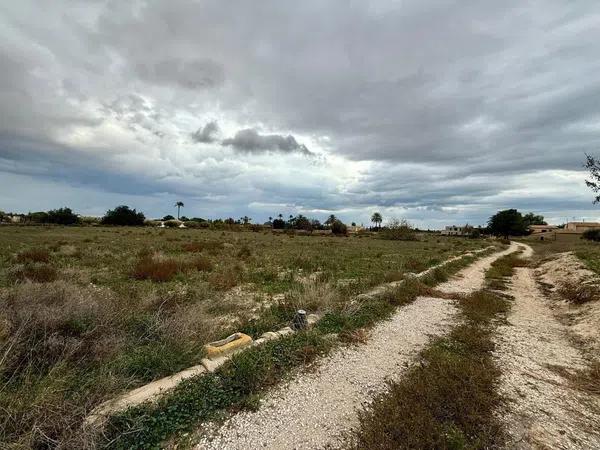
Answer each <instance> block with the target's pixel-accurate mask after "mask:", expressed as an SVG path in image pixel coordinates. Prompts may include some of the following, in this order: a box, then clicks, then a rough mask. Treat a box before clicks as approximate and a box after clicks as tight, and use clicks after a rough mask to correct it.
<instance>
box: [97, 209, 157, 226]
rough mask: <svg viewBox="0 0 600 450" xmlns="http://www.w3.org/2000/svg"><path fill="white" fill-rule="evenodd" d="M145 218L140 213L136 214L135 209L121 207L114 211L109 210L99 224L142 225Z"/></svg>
mask: <svg viewBox="0 0 600 450" xmlns="http://www.w3.org/2000/svg"><path fill="white" fill-rule="evenodd" d="M145 219H146V218H145V216H144V214H143V213H142V212H137V211H136V210H135V209H130V208H129V206H126V205H121V206H117V207H116V208H115V209H109V210H108V211H107V212H106V214H105V215H104V217H103V218H102V221H101V223H102V224H103V225H123V226H125V225H131V226H139V225H144V220H145Z"/></svg>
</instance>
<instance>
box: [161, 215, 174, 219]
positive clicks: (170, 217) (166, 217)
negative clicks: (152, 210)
mask: <svg viewBox="0 0 600 450" xmlns="http://www.w3.org/2000/svg"><path fill="white" fill-rule="evenodd" d="M162 220H175V217H173V216H172V215H171V214H167V215H166V216H165V217H163V218H162Z"/></svg>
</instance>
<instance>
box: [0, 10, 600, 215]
mask: <svg viewBox="0 0 600 450" xmlns="http://www.w3.org/2000/svg"><path fill="white" fill-rule="evenodd" d="M598 42H600V6H599V5H598V4H597V3H596V2H592V1H583V0H582V1H576V2H571V3H565V2H559V1H554V0H549V1H548V0H544V1H531V2H521V1H517V0H508V1H505V2H495V3H490V2H476V1H471V0H466V1H461V2H456V1H449V0H428V1H421V0H419V1H417V0H412V1H411V0H409V1H403V2H390V1H383V0H381V1H371V2H351V3H348V2H346V1H342V0H334V1H330V2H322V1H318V0H309V1H305V2H296V3H293V4H292V3H289V2H279V1H276V0H271V1H262V2H258V3H257V2H244V1H234V2H229V3H228V4H227V6H225V5H223V2H219V1H218V0H211V1H201V2H193V3H192V2H187V1H172V2H158V1H141V2H133V3H131V2H119V1H97V2H92V3H91V2H85V1H71V0H70V1H66V0H64V1H57V2H52V3H51V4H47V5H46V4H45V5H40V4H39V2H33V1H32V2H28V1H23V2H6V4H4V5H2V6H0V65H1V67H0V68H1V69H2V70H0V117H2V120H0V188H1V193H0V209H5V210H25V211H26V210H29V209H31V210H33V209H42V208H44V209H47V208H50V207H56V206H62V205H63V204H66V203H68V204H69V205H70V206H73V207H74V208H76V209H78V210H81V211H83V212H86V213H90V214H99V213H102V212H103V211H104V210H106V209H107V208H109V207H113V206H114V205H115V204H118V203H123V202H124V201H125V200H127V201H129V202H131V203H132V206H138V205H139V207H144V208H146V211H147V213H148V214H150V215H163V214H164V213H166V212H167V211H168V208H169V207H170V205H171V204H172V203H173V200H174V199H177V200H179V199H181V200H185V203H186V208H187V209H190V211H188V213H186V214H187V215H195V216H208V217H211V216H212V217H214V216H218V215H224V214H227V215H232V216H235V217H237V216H240V215H245V214H248V215H250V216H252V217H255V218H256V219H258V220H263V219H264V218H265V217H267V216H272V215H274V214H277V213H279V212H282V213H286V214H287V213H296V212H302V213H305V214H312V215H316V216H320V217H323V216H325V215H327V214H328V213H331V212H334V213H337V214H339V215H341V216H342V217H344V218H346V219H347V220H355V221H358V222H361V221H364V222H366V221H368V218H369V217H370V214H371V213H372V212H373V210H375V209H379V210H381V211H382V213H383V214H384V216H387V217H389V216H391V215H396V216H405V217H408V218H409V219H411V220H412V221H413V222H415V223H418V224H420V225H422V226H432V227H434V226H440V225H443V224H445V223H452V222H455V223H460V222H466V221H469V222H475V223H481V222H483V221H485V219H486V218H487V217H488V216H489V215H490V214H491V213H493V212H494V211H495V210H497V209H499V208H505V207H518V208H523V209H531V210H534V211H536V212H539V213H542V214H545V215H546V216H549V217H551V218H552V220H555V221H564V220H565V219H566V218H568V219H571V218H572V217H578V218H586V219H588V220H589V219H594V218H598V216H600V212H599V211H598V209H597V207H594V206H593V205H592V203H591V201H592V195H591V193H590V192H589V191H588V190H587V189H586V187H585V183H584V178H585V173H584V172H583V169H582V163H583V161H584V158H585V157H584V153H585V152H588V153H591V154H599V153H600V104H599V103H598V101H597V99H598V98H599V96H600V80H599V79H598V77H597V74H598V73H599V69H600V60H599V59H598V58H597V55H598V51H599V44H598ZM307 156H309V157H307ZM92 193H93V194H92ZM89 199H94V203H93V204H90V203H89ZM188 205H189V206H188ZM191 209H194V211H191Z"/></svg>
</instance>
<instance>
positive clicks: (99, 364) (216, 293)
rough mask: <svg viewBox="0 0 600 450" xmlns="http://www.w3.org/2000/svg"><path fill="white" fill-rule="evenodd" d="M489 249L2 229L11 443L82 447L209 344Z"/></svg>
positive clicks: (4, 421)
mask: <svg viewBox="0 0 600 450" xmlns="http://www.w3.org/2000/svg"><path fill="white" fill-rule="evenodd" d="M487 245H489V242H486V241H483V240H463V239H452V238H443V237H439V236H434V235H423V236H421V237H420V239H419V240H417V241H388V240H381V239H377V238H375V237H369V236H365V237H359V236H351V237H328V236H288V235H285V234H272V233H271V232H250V231H248V232H228V231H211V230H189V229H188V230H186V229H166V230H161V229H156V228H104V227H87V228H86V227H81V228H80V227H74V228H68V227H19V226H4V227H0V358H1V359H0V378H1V381H0V383H1V390H0V408H2V411H3V414H2V416H1V417H2V418H1V419H0V421H1V422H0V430H1V431H0V443H3V444H2V446H9V445H10V447H12V448H30V447H40V448H45V447H53V446H56V445H57V444H58V443H60V444H61V445H62V446H63V447H73V448H77V447H78V448H81V447H82V446H83V445H84V443H85V439H86V437H85V436H83V435H82V433H81V431H80V426H81V422H82V419H83V418H84V417H85V416H86V415H87V414H88V413H89V411H90V410H91V409H92V408H93V407H94V406H96V405H97V404H99V403H100V402H102V401H104V400H106V399H108V398H111V397H112V396H114V395H116V394H118V393H120V392H122V391H124V390H126V389H130V388H134V387H136V386H139V385H141V384H144V383H145V382H148V381H150V380H153V379H157V378H159V377H162V376H166V375H169V374H172V373H174V372H177V371H179V370H181V369H183V368H186V367H189V366H192V365H195V364H198V363H199V361H200V359H201V357H202V350H201V348H202V345H203V344H204V343H206V342H208V341H211V340H214V339H218V338H221V337H224V336H225V335H227V334H229V333H230V332H232V331H235V330H239V329H241V330H244V331H247V332H249V333H251V334H256V333H259V332H261V331H262V330H264V329H274V328H275V327H277V326H279V325H281V324H282V323H286V322H287V321H288V320H289V318H290V317H289V315H290V314H291V313H292V312H293V310H294V309H295V308H297V307H303V308H305V309H307V310H309V312H313V311H319V312H322V313H326V312H328V311H329V310H330V309H331V307H332V305H340V304H343V303H344V302H346V301H347V300H348V299H350V298H351V297H352V296H353V295H354V294H357V293H361V292H364V291H366V290H368V289H369V288H370V287H372V286H374V285H377V284H380V283H382V282H386V281H393V280H397V279H400V278H402V276H403V275H404V273H406V272H418V271H421V270H423V269H425V268H426V267H429V266H432V265H434V264H436V263H438V262H441V261H443V260H445V259H447V258H449V257H451V256H453V255H456V254H460V253H463V252H465V251H467V250H471V249H477V248H482V247H485V246H487ZM270 327H272V328H270Z"/></svg>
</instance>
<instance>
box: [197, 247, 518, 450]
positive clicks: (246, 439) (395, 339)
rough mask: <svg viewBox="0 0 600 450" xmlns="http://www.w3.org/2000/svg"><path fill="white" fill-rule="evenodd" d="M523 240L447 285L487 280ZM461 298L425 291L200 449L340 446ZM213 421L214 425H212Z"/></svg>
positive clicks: (445, 326) (467, 286)
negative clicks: (492, 268)
mask: <svg viewBox="0 0 600 450" xmlns="http://www.w3.org/2000/svg"><path fill="white" fill-rule="evenodd" d="M516 249H517V246H516V245H512V246H511V247H510V248H509V249H507V250H505V251H502V252H499V253H496V254H495V255H492V256H489V257H486V258H482V259H480V260H478V261H476V262H475V263H474V264H472V265H471V266H469V267H467V268H466V269H464V270H463V271H461V272H459V274H458V276H457V277H454V278H453V279H452V280H450V281H448V282H447V283H444V286H443V287H444V291H445V292H447V293H468V292H472V291H475V290H477V289H480V288H481V287H482V286H483V284H484V274H485V270H486V269H487V268H489V266H490V264H491V263H492V262H493V261H494V260H495V259H496V258H499V257H500V256H503V255H505V254H507V253H510V252H512V251H515V250H516ZM456 312H457V308H456V306H455V304H454V302H453V301H449V300H443V299H438V298H430V297H420V298H418V299H417V300H416V301H415V302H413V303H412V304H410V305H407V306H405V307H402V308H400V309H399V310H398V311H397V312H396V314H394V316H393V317H392V318H391V319H390V320H388V321H385V322H383V323H380V324H379V325H378V326H376V327H375V328H374V329H373V330H372V331H371V335H370V338H369V340H368V342H367V343H366V344H364V345H357V346H354V347H349V348H342V349H339V350H337V351H335V352H334V353H332V354H331V355H330V356H328V357H326V358H324V359H323V360H321V361H320V362H318V363H317V364H316V365H315V367H314V370H313V371H311V372H309V373H301V374H299V375H297V376H296V377H295V378H294V379H292V380H291V381H290V382H288V383H286V384H283V385H281V386H279V387H277V388H275V389H274V390H272V391H271V392H270V393H269V394H268V395H267V396H266V397H265V398H264V399H263V401H262V404H261V407H260V408H259V410H258V411H255V412H247V411H244V412H241V413H238V414H236V415H235V416H232V417H231V418H230V419H228V420H227V421H226V423H225V424H224V425H223V426H222V427H221V428H220V429H218V428H217V429H214V430H213V431H212V432H210V433H207V434H206V435H205V436H203V437H202V438H201V441H200V442H199V444H198V445H197V447H196V448H197V449H209V448H210V449H223V448H227V449H248V448H266V449H316V448H324V447H328V448H335V447H338V446H339V445H340V443H341V440H342V438H343V435H344V433H345V432H347V431H348V430H350V429H351V428H352V427H354V426H356V425H358V415H357V412H358V410H359V409H360V408H361V406H363V405H364V404H368V402H370V401H371V400H372V398H373V397H374V396H375V395H377V394H378V393H380V392H383V391H384V390H385V389H386V380H390V379H398V378H400V377H401V376H402V373H403V372H404V370H405V369H406V367H408V365H409V364H410V363H411V362H412V361H413V360H414V357H415V356H416V355H417V354H418V352H419V351H421V350H422V349H423V348H424V347H425V346H426V345H427V343H428V342H429V340H430V339H431V338H432V337H433V336H439V335H441V334H443V333H446V332H447V331H448V330H449V329H450V328H451V327H452V325H453V324H454V323H455V319H454V318H455V314H456ZM208 428H209V429H210V425H209V427H208Z"/></svg>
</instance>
